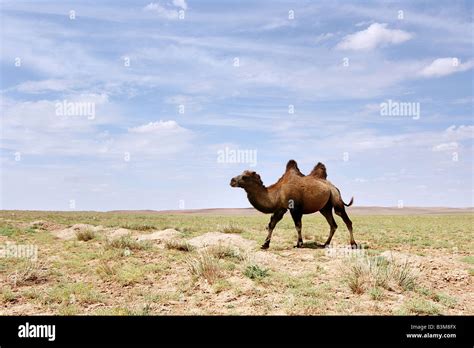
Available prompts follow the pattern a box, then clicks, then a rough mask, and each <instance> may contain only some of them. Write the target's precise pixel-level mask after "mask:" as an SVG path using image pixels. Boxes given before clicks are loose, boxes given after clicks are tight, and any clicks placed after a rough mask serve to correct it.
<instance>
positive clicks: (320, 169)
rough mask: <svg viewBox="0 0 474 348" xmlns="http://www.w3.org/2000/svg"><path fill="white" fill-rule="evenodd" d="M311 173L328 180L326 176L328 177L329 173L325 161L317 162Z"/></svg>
mask: <svg viewBox="0 0 474 348" xmlns="http://www.w3.org/2000/svg"><path fill="white" fill-rule="evenodd" d="M309 175H311V176H315V177H317V178H320V179H325V180H326V178H327V177H328V173H327V172H326V166H325V165H324V164H323V163H321V162H318V164H316V166H315V167H314V168H313V170H312V171H311V173H310V174H309Z"/></svg>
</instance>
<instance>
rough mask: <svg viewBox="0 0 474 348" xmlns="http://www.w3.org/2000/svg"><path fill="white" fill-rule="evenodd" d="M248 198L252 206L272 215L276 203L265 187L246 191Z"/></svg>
mask: <svg viewBox="0 0 474 348" xmlns="http://www.w3.org/2000/svg"><path fill="white" fill-rule="evenodd" d="M245 191H246V192H247V198H248V200H249V202H250V204H252V206H253V207H254V208H255V209H257V210H258V211H261V212H262V213H272V212H273V210H274V206H275V202H273V199H272V197H271V195H270V194H269V192H268V189H267V188H266V187H265V186H263V185H262V186H258V187H255V188H252V189H247V190H245Z"/></svg>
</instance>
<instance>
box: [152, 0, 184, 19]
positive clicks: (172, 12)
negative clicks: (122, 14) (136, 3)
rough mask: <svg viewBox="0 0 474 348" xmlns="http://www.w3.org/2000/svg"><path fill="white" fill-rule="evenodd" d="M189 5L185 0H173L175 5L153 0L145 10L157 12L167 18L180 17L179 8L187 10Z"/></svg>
mask: <svg viewBox="0 0 474 348" xmlns="http://www.w3.org/2000/svg"><path fill="white" fill-rule="evenodd" d="M187 8H188V5H187V4H186V1H184V0H173V6H172V7H171V6H169V5H167V6H166V5H165V6H164V5H161V4H160V3H158V2H151V3H149V4H148V5H146V6H145V7H144V8H143V10H144V11H147V12H153V13H156V14H157V15H158V16H159V17H161V18H165V19H178V16H179V10H186V9H187Z"/></svg>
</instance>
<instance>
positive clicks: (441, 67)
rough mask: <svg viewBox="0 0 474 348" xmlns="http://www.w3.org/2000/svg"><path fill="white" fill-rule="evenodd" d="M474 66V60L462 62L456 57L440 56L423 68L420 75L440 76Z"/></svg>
mask: <svg viewBox="0 0 474 348" xmlns="http://www.w3.org/2000/svg"><path fill="white" fill-rule="evenodd" d="M473 66H474V61H472V60H470V61H467V62H466V63H461V62H460V60H459V59H458V58H456V57H447V58H438V59H435V60H434V61H433V62H432V63H431V64H430V65H428V66H427V67H425V68H423V70H421V72H420V75H422V76H424V77H440V76H446V75H450V74H453V73H456V72H461V71H466V70H469V69H471V68H472V67H473Z"/></svg>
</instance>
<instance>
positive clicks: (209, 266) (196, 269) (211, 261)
mask: <svg viewBox="0 0 474 348" xmlns="http://www.w3.org/2000/svg"><path fill="white" fill-rule="evenodd" d="M186 264H187V266H188V269H189V271H190V272H191V274H192V275H194V276H197V277H202V278H204V279H206V280H207V281H208V282H209V283H210V284H212V283H213V282H214V281H216V280H217V279H219V278H220V277H221V276H222V270H221V268H220V266H219V261H218V260H217V259H215V258H214V257H212V256H211V255H210V254H209V253H208V252H202V253H200V254H199V256H198V257H195V258H190V259H188V260H186Z"/></svg>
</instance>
